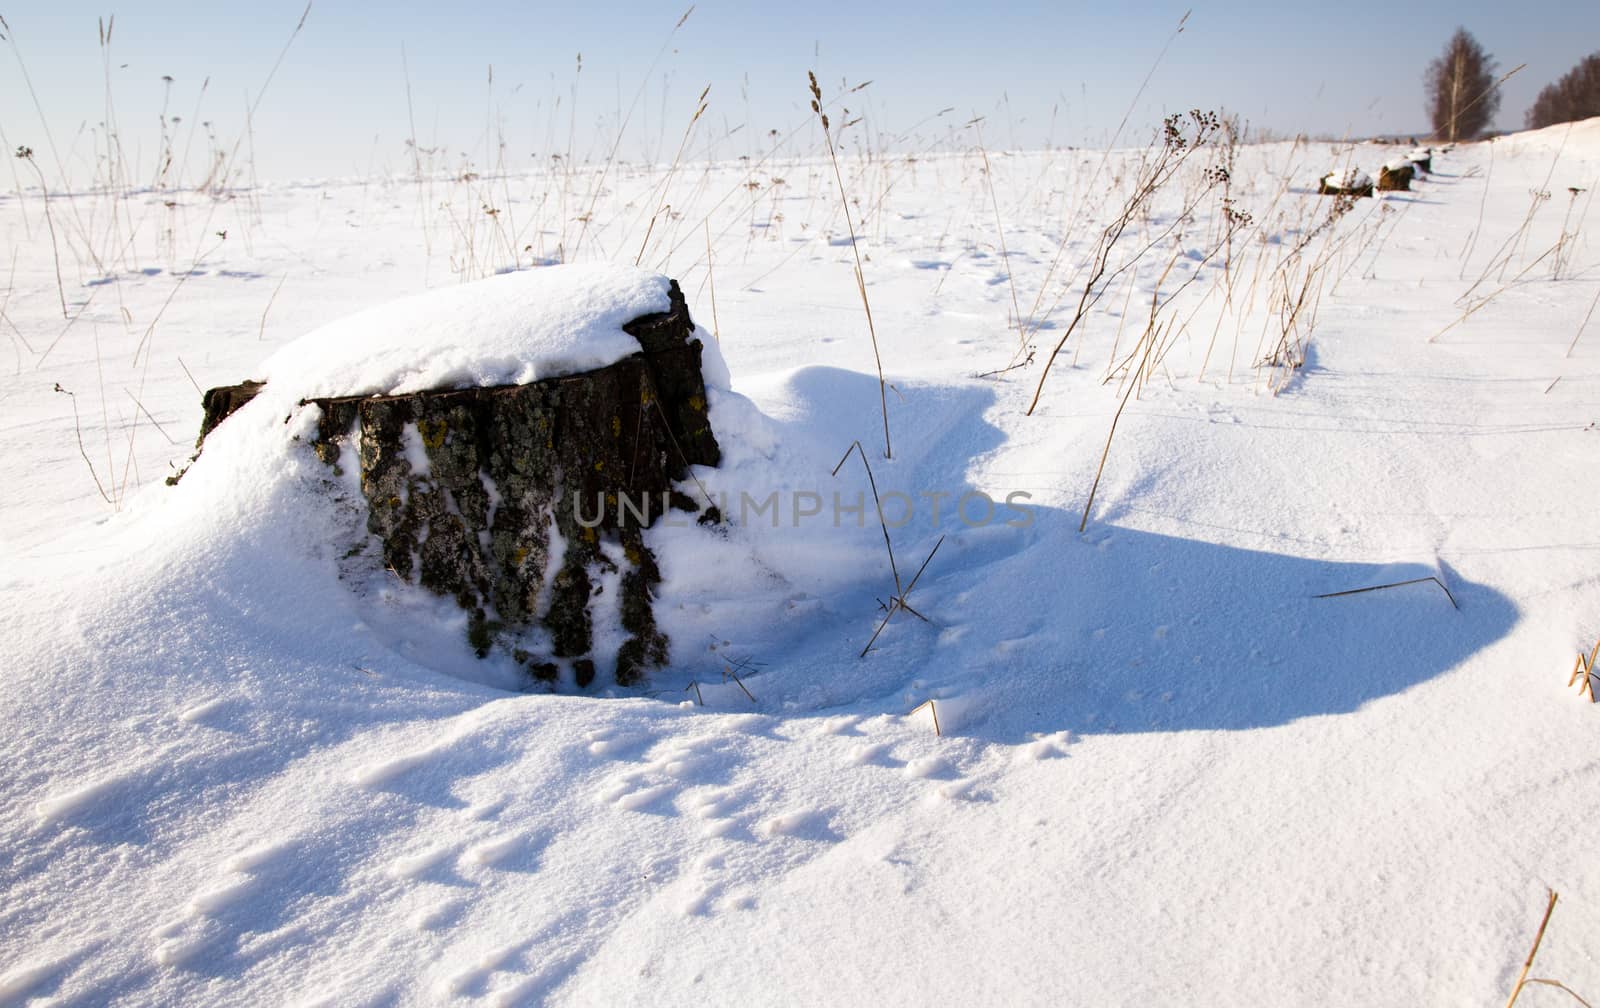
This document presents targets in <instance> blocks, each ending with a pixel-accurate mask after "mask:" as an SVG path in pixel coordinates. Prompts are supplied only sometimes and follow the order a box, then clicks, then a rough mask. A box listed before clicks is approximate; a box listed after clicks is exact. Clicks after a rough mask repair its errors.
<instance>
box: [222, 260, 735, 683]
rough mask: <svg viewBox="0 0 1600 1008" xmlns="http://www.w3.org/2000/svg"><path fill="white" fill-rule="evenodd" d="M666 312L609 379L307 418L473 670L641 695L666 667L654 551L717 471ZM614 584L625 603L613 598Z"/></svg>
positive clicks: (637, 327) (390, 402) (690, 373)
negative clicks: (346, 467)
mask: <svg viewBox="0 0 1600 1008" xmlns="http://www.w3.org/2000/svg"><path fill="white" fill-rule="evenodd" d="M671 296H672V308H671V310H670V311H668V312H666V313H664V314H660V315H652V316H646V317H644V318H641V319H637V320H635V321H634V322H631V323H629V324H628V325H626V326H624V327H623V328H624V329H625V330H626V331H627V332H628V333H630V334H631V335H633V336H634V337H635V338H636V339H638V340H639V343H640V352H639V353H637V354H634V355H633V356H631V357H628V358H625V359H623V360H621V361H618V362H617V363H615V364H612V365H611V366H609V367H604V368H600V369H597V370H594V371H589V372H585V373H583V374H577V375H571V376H568V377H563V378H551V379H547V380H544V381H537V382H532V383H529V384H526V385H512V386H498V387H491V388H469V389H451V390H440V391H429V392H417V393H413V394H408V395H391V396H366V397H341V398H318V399H311V400H308V402H311V403H315V404H316V405H317V406H318V407H320V409H321V411H322V416H321V420H320V423H319V428H318V434H317V438H316V441H315V444H314V447H315V449H316V451H317V454H318V456H319V457H321V458H322V459H323V460H324V461H325V462H327V463H329V464H330V465H333V464H336V462H337V460H338V459H339V457H340V455H341V451H342V448H343V446H344V445H345V444H346V443H347V442H351V441H352V439H353V443H354V446H355V448H356V455H357V457H358V458H359V463H360V481H361V490H362V493H363V495H364V496H365V497H366V499H367V505H368V511H367V529H368V531H369V532H370V533H371V534H372V535H373V536H374V537H376V539H377V540H378V541H379V542H380V543H381V544H382V554H383V560H384V563H385V564H386V565H387V567H388V568H389V569H390V570H392V571H394V573H395V574H396V575H398V576H399V577H400V578H402V579H403V580H405V581H408V582H411V583H415V584H419V585H421V586H422V587H424V588H427V589H428V590H429V591H432V592H435V593H436V594H439V595H443V596H446V597H449V598H452V599H454V600H455V602H456V604H457V605H459V606H460V607H461V608H462V609H463V610H465V611H466V612H467V613H468V614H469V619H468V640H469V642H470V644H471V646H472V647H473V649H474V650H475V651H476V652H477V653H478V655H479V656H480V657H484V656H487V655H488V654H489V653H490V652H491V651H494V650H497V649H498V650H501V651H503V652H505V653H508V654H511V655H513V656H514V657H515V658H516V660H518V661H519V662H521V663H522V664H523V665H524V666H525V667H526V668H527V669H528V671H529V672H530V673H531V674H533V675H535V676H537V677H540V678H545V679H554V678H556V677H557V676H559V675H560V674H561V672H562V670H563V669H565V670H566V671H567V672H569V673H570V675H571V676H572V679H573V681H575V682H576V683H577V685H579V686H588V685H589V684H590V683H591V682H592V681H593V679H594V678H595V675H596V670H597V667H602V666H609V667H611V668H613V669H614V670H615V678H616V681H617V682H618V683H619V684H622V685H632V684H635V683H637V682H639V681H640V680H641V679H642V678H643V677H644V676H645V675H646V674H647V673H648V671H649V670H650V669H651V668H653V667H658V666H660V665H662V664H664V663H665V662H666V661H667V659H668V654H669V646H670V644H669V641H668V640H667V637H666V635H665V634H664V633H662V631H661V630H660V628H659V627H658V626H657V623H656V619H655V614H654V610H653V607H652V600H653V597H654V590H655V588H656V586H657V585H658V584H660V582H661V571H660V568H659V566H658V563H657V560H656V558H655V556H654V555H653V554H652V553H651V551H650V549H649V547H648V546H647V545H646V544H645V541H644V534H643V533H644V530H645V529H646V528H648V527H650V526H651V525H653V524H655V523H656V522H657V521H660V520H662V519H663V518H664V517H667V515H668V514H669V511H671V510H680V511H691V512H692V511H696V510H698V508H697V507H696V504H695V501H694V500H693V499H692V498H690V497H688V496H686V495H684V494H683V493H681V492H678V491H677V490H676V484H677V483H678V482H679V481H680V480H683V479H684V478H685V477H686V476H687V467H688V466H689V465H716V464H717V463H718V462H719V460H720V457H721V452H720V449H719V447H718V445H717V441H716V437H715V436H714V434H713V433H712V431H711V425H710V420H709V417H708V410H707V404H706V391H705V384H704V381H703V379H702V377H701V369H700V354H701V346H700V343H699V341H698V340H696V339H694V337H693V333H694V323H693V322H692V321H691V320H690V318H689V312H688V307H687V305H686V304H685V303H684V299H683V295H682V292H681V291H680V290H679V289H678V285H677V283H676V282H674V283H673V284H672V287H671ZM252 394H253V390H252ZM232 399H233V396H232V394H231V393H230V392H229V391H228V390H213V391H212V392H210V393H207V396H206V402H207V408H208V412H207V421H208V423H210V424H211V426H215V423H216V422H220V420H221V417H218V418H217V420H216V421H212V420H211V414H210V405H211V403H212V402H213V401H215V402H218V403H219V404H220V403H223V402H230V401H232ZM246 401H247V400H246ZM224 415H225V414H224ZM207 429H208V430H209V427H208V428H207ZM712 517H713V518H714V516H712ZM706 518H707V516H706V515H702V516H701V519H702V520H706ZM668 520H680V521H681V520H683V517H682V516H679V517H677V518H668ZM607 582H611V583H614V584H615V585H616V586H617V594H618V595H619V596H620V597H617V598H606V597H605V596H604V590H603V589H604V584H605V583H607ZM605 620H609V621H611V622H612V623H614V624H615V626H617V627H620V631H621V634H622V636H623V638H624V639H623V642H622V644H621V645H620V646H619V647H618V649H617V652H616V653H615V654H614V655H597V654H596V653H595V648H596V645H595V640H596V633H595V631H596V623H597V621H605Z"/></svg>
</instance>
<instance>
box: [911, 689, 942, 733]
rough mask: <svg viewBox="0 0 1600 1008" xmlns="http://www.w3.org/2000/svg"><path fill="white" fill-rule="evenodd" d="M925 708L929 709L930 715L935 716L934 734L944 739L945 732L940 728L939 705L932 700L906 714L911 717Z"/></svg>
mask: <svg viewBox="0 0 1600 1008" xmlns="http://www.w3.org/2000/svg"><path fill="white" fill-rule="evenodd" d="M924 707H926V708H928V713H929V714H931V715H933V733H934V734H935V735H937V736H939V737H940V738H943V737H944V731H943V729H941V728H940V727H939V705H938V704H936V703H934V702H933V699H932V698H929V699H927V700H924V701H922V702H921V703H919V704H917V705H916V706H915V707H913V708H911V709H910V710H909V711H907V712H906V717H910V716H911V715H913V714H915V713H916V712H917V711H919V710H921V709H922V708H924Z"/></svg>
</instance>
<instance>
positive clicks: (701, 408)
mask: <svg viewBox="0 0 1600 1008" xmlns="http://www.w3.org/2000/svg"><path fill="white" fill-rule="evenodd" d="M689 408H690V409H692V410H694V411H695V412H696V413H704V412H705V411H706V397H705V396H701V395H693V396H690V397H689Z"/></svg>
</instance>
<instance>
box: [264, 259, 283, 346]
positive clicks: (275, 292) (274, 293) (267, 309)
mask: <svg viewBox="0 0 1600 1008" xmlns="http://www.w3.org/2000/svg"><path fill="white" fill-rule="evenodd" d="M288 279H289V274H287V273H285V274H284V275H283V276H282V277H281V278H280V279H279V280H278V286H276V287H274V288H272V296H271V297H269V298H267V306H266V307H265V308H263V309H261V328H260V330H259V331H258V332H257V333H256V341H257V342H260V341H261V340H264V339H266V338H267V313H268V312H270V311H271V310H272V302H274V301H276V300H278V292H279V291H281V290H283V284H284V282H285V281H286V280H288Z"/></svg>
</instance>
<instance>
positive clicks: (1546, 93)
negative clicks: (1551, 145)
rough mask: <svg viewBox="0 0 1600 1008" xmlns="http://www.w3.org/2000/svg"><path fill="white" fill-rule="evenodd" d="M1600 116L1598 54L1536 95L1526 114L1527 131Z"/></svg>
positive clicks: (1599, 68)
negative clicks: (1531, 106)
mask: <svg viewBox="0 0 1600 1008" xmlns="http://www.w3.org/2000/svg"><path fill="white" fill-rule="evenodd" d="M1590 116H1600V52H1595V53H1590V54H1589V55H1588V56H1585V57H1584V58H1583V60H1582V62H1580V63H1579V64H1578V65H1577V66H1575V67H1573V68H1572V69H1571V70H1570V71H1568V73H1567V75H1566V76H1565V77H1563V78H1561V79H1560V80H1558V81H1556V82H1555V83H1554V84H1551V85H1550V86H1549V87H1547V88H1545V89H1544V90H1543V91H1540V92H1539V97H1537V98H1535V99H1534V100H1533V108H1530V109H1529V110H1528V128H1529V129H1540V128H1542V127H1545V126H1553V125H1555V124H1556V123H1564V122H1572V121H1573V120H1575V119H1587V118H1589V117H1590Z"/></svg>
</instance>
